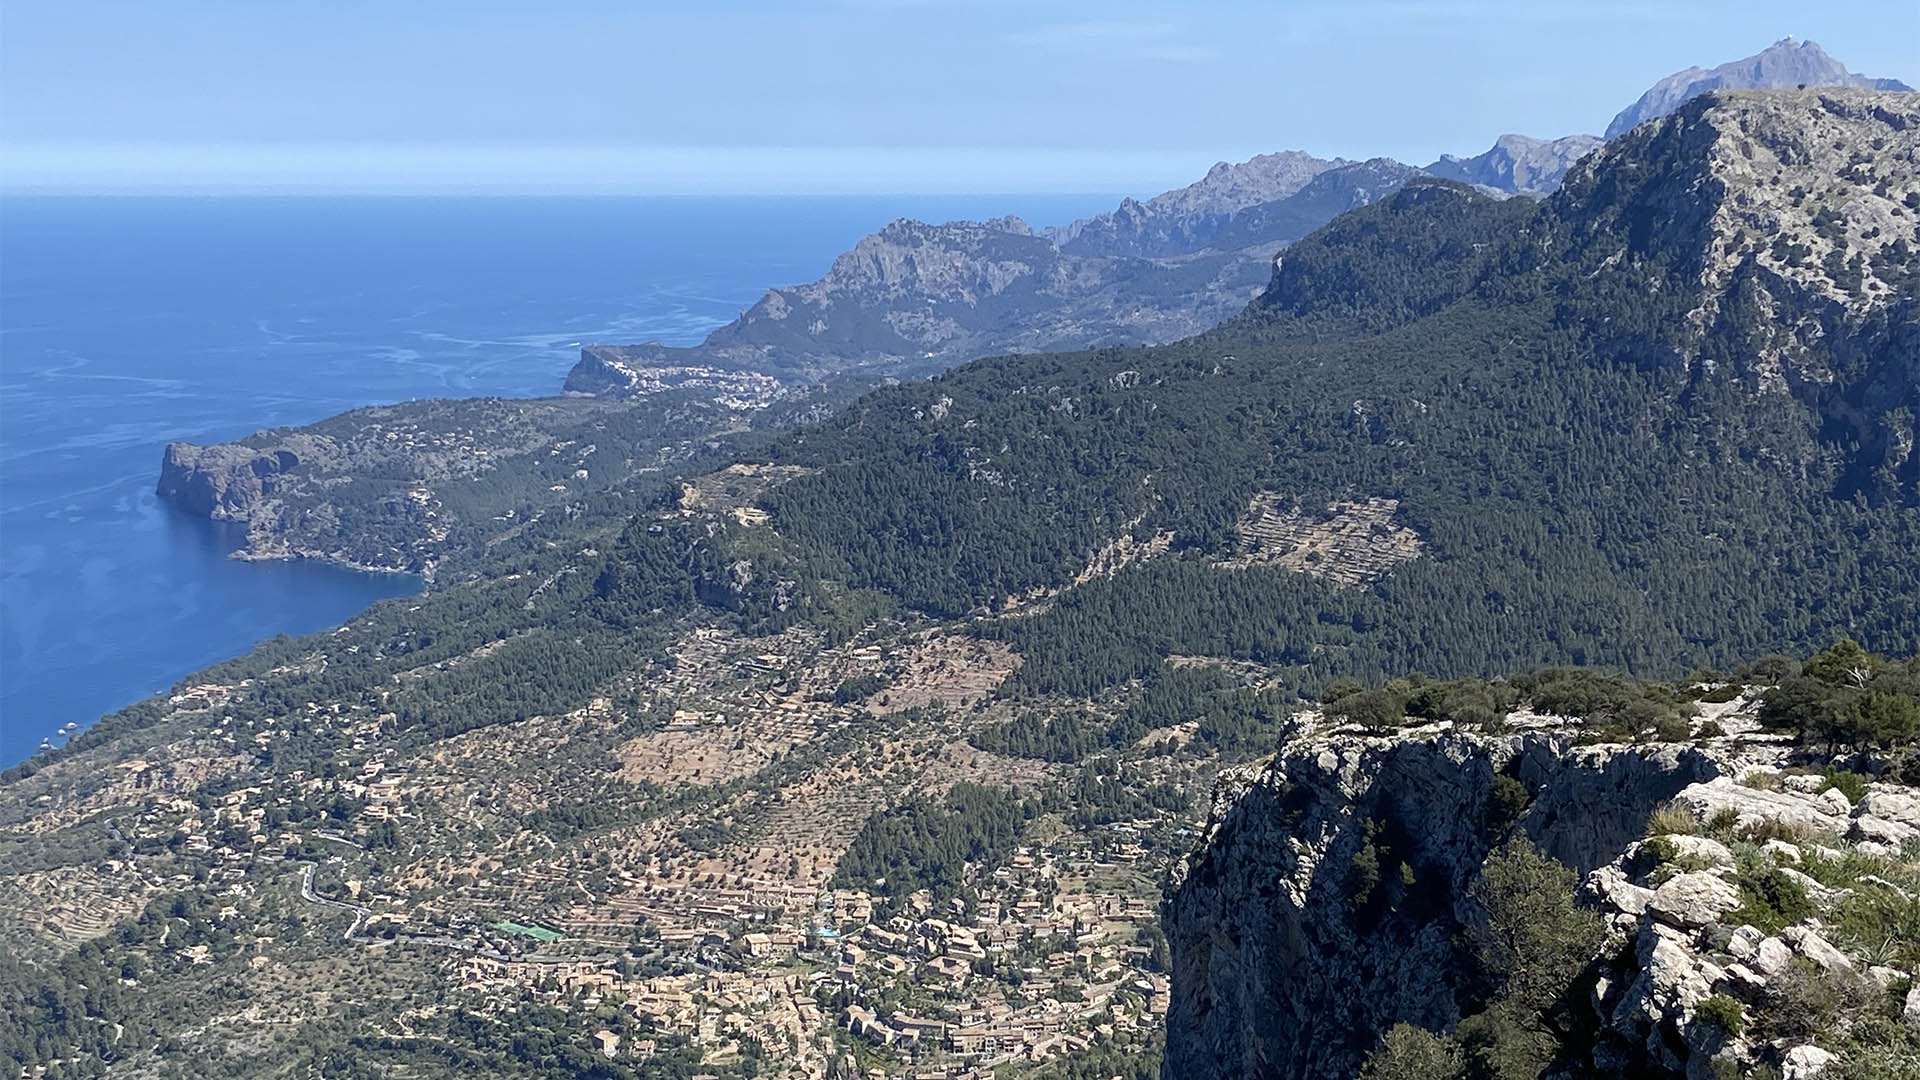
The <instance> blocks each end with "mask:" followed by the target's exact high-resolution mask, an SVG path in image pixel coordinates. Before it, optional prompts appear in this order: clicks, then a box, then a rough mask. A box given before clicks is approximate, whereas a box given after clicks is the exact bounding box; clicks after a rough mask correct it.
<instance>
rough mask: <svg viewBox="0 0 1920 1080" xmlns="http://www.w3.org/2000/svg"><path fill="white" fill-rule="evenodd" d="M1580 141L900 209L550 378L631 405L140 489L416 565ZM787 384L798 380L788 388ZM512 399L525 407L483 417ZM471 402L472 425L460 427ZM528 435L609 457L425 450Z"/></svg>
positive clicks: (321, 452)
mask: <svg viewBox="0 0 1920 1080" xmlns="http://www.w3.org/2000/svg"><path fill="white" fill-rule="evenodd" d="M1716 72H1719V73H1721V74H1720V75H1718V76H1716V77H1720V78H1728V79H1731V78H1734V75H1733V74H1731V73H1742V72H1743V73H1745V74H1744V75H1743V76H1741V78H1743V79H1744V80H1745V83H1749V84H1752V85H1755V86H1772V87H1776V88H1780V87H1788V88H1790V87H1792V86H1793V85H1795V84H1796V83H1797V82H1809V81H1811V82H1813V83H1814V84H1816V85H1823V84H1824V82H1823V80H1824V81H1831V82H1834V83H1835V84H1836V85H1848V84H1850V81H1852V82H1857V81H1858V80H1859V77H1857V76H1853V75H1850V74H1848V73H1847V72H1846V69H1845V67H1844V66H1843V65H1841V64H1839V63H1838V62H1837V61H1833V60H1831V59H1830V58H1828V57H1826V55H1825V54H1824V53H1823V52H1821V51H1820V49H1819V47H1818V46H1817V45H1814V44H1812V43H1811V42H1809V43H1806V44H1804V45H1802V44H1795V43H1793V42H1791V41H1783V42H1780V43H1778V44H1776V45H1774V46H1772V47H1771V48H1769V49H1768V50H1766V51H1765V52H1762V53H1761V54H1759V55H1757V56H1754V57H1749V58H1747V59H1745V60H1741V61H1736V62H1734V63H1732V64H1728V65H1724V66H1723V67H1722V68H1720V69H1716ZM1685 74H1686V73H1682V75H1685ZM1696 83H1699V84H1700V85H1699V86H1698V87H1695V89H1694V90H1693V91H1691V93H1698V92H1701V91H1703V90H1704V89H1705V88H1706V85H1705V83H1702V82H1701V79H1700V78H1695V77H1692V76H1689V77H1688V78H1686V79H1682V78H1681V76H1679V75H1676V76H1674V77H1673V78H1671V79H1668V80H1666V81H1664V82H1663V83H1662V84H1661V85H1660V87H1656V88H1655V89H1654V90H1652V91H1649V92H1648V95H1647V96H1645V97H1643V99H1642V102H1641V103H1640V104H1637V105H1636V106H1634V108H1633V109H1630V110H1628V112H1629V113H1631V112H1633V111H1634V110H1635V109H1637V110H1640V111H1642V112H1647V113H1648V115H1652V114H1653V113H1658V112H1661V111H1663V110H1671V109H1672V108H1673V107H1675V106H1677V105H1678V104H1679V103H1681V102H1682V101H1684V100H1686V99H1687V97H1688V96H1690V92H1689V91H1688V90H1687V88H1688V87H1694V86H1695V84H1696ZM1662 87H1665V88H1666V89H1662ZM1675 87H1678V89H1676V88H1675ZM1626 115H1628V113H1623V114H1622V116H1623V117H1624V116H1626ZM1618 123H1619V121H1616V126H1617V125H1618ZM1600 144H1601V141H1600V140H1598V139H1595V138H1593V137H1591V136H1584V135H1572V136H1566V137H1563V138H1560V139H1556V140H1552V141H1542V140H1537V139H1531V138H1528V137H1526V136H1520V135H1504V136H1501V137H1500V139H1499V140H1498V141H1497V142H1496V143H1495V145H1494V146H1493V147H1492V148H1491V149H1489V150H1488V151H1487V152H1485V153H1483V154H1480V155H1478V156H1476V157H1472V158H1466V159H1458V158H1452V157H1443V158H1441V159H1440V160H1438V161H1436V162H1434V163H1432V164H1430V165H1428V166H1427V167H1426V168H1425V169H1419V168H1415V167H1413V166H1409V165H1405V164H1402V163H1400V162H1397V161H1393V160H1391V159H1387V158H1376V159H1372V160H1369V161H1347V160H1344V159H1337V158H1336V159H1322V158H1316V157H1313V156H1311V155H1309V154H1305V153H1301V152H1299V151H1287V152H1282V153H1276V154H1266V155H1261V156H1258V157H1255V158H1253V159H1251V160H1248V161H1246V162H1242V163H1239V164H1228V163H1225V162H1222V163H1220V164H1217V165H1215V166H1214V167H1213V168H1212V169H1210V170H1209V171H1208V173H1207V175H1206V176H1205V177H1203V178H1201V179H1200V180H1199V181H1197V182H1195V183H1193V184H1191V185H1188V186H1187V187H1184V188H1180V189H1176V190H1174V191H1169V192H1166V193H1163V194H1161V195H1158V196H1155V197H1154V198H1152V199H1149V200H1147V201H1145V202H1136V201H1134V200H1131V199H1129V200H1126V201H1123V202H1122V203H1121V205H1120V206H1119V207H1118V208H1116V209H1115V210H1113V211H1110V212H1107V213H1104V214H1100V215H1096V216H1094V217H1091V218H1087V219H1084V220H1081V221H1076V222H1073V223H1070V224H1068V225H1064V226H1058V227H1052V228H1048V229H1043V230H1040V231H1038V232H1036V231H1035V230H1033V229H1031V228H1030V227H1029V226H1028V225H1027V224H1026V223H1024V222H1021V221H1019V220H1018V219H1015V218H1002V219H998V220H993V221H986V222H949V223H947V224H944V225H931V224H926V223H922V222H915V221H905V220H902V221H896V222H894V223H892V224H890V225H888V226H886V227H885V228H883V229H882V230H880V231H879V232H878V233H875V234H873V235H870V236H868V237H866V238H864V239H862V240H861V241H860V242H859V243H858V244H857V245H856V246H855V247H854V248H853V250H851V251H849V252H846V253H845V254H843V255H841V256H840V257H839V258H837V259H835V260H834V263H833V265H832V267H831V268H830V269H829V270H828V272H827V274H826V275H825V276H824V277H822V278H821V279H819V280H818V281H815V282H812V283H810V284H806V285H800V286H794V287H791V288H776V289H771V290H769V291H768V292H767V293H766V295H765V296H763V297H762V298H761V299H760V300H759V301H758V302H756V303H755V304H754V305H752V306H751V307H750V308H748V309H747V310H746V311H745V312H743V313H742V314H741V315H740V316H739V317H738V318H737V319H735V320H734V321H733V322H731V323H729V324H728V325H726V326H723V327H721V328H719V329H717V330H715V331H713V332H712V333H711V334H710V335H709V336H708V338H707V339H706V341H705V342H704V343H702V344H701V345H698V346H693V347H690V348H687V347H671V346H664V345H658V344H648V345H589V346H587V347H586V348H584V349H582V352H581V359H580V361H579V363H578V364H576V365H575V366H574V368H573V370H572V371H571V372H569V374H568V376H567V379H566V383H565V388H566V390H567V391H568V393H570V394H575V395H579V394H585V395H593V396H601V397H613V398H620V399H640V398H648V397H652V396H656V395H663V394H664V395H666V396H667V400H666V401H664V402H662V403H659V404H656V405H652V406H649V407H648V409H647V410H646V411H645V414H644V415H643V416H635V417H628V418H625V419H618V418H615V417H613V416H612V415H611V414H605V413H601V412H593V411H592V410H583V407H581V406H569V405H566V404H562V403H558V402H529V403H527V404H526V405H524V406H515V405H514V404H513V403H510V402H489V403H484V404H483V403H473V404H472V405H469V406H455V405H450V404H440V405H435V406H431V407H429V408H430V411H432V412H434V413H435V415H437V416H439V417H440V418H441V419H440V420H439V421H438V422H439V423H442V424H446V425H450V428H449V430H448V431H446V432H443V433H435V432H432V431H430V430H428V429H427V428H425V427H422V425H421V424H420V423H418V422H416V421H414V420H412V419H406V420H404V421H403V423H402V426H401V430H400V434H401V436H402V437H400V438H397V439H396V438H389V435H390V431H389V429H388V417H389V414H388V413H387V412H382V411H374V412H370V413H366V414H362V415H364V417H365V418H366V419H367V420H368V421H369V422H367V423H355V422H354V415H355V414H349V415H348V416H346V417H340V418H335V419H334V420H330V421H327V422H325V424H324V425H318V426H314V427H311V428H308V429H302V430H296V431H291V432H261V433H258V434H256V435H254V436H252V437H250V438H248V439H246V440H242V441H241V442H240V443H236V444H233V445H231V446H225V447H197V446H192V445H189V444H184V443H181V444H174V445H172V446H169V447H168V448H167V450H166V455H165V461H164V463H163V469H162V476H161V479H160V483H159V490H160V492H161V494H162V495H163V496H166V497H169V498H172V499H174V500H175V501H176V502H178V503H179V504H180V505H183V506H185V507H187V508H189V509H191V510H194V511H195V512H200V513H210V514H211V515H212V516H215V517H218V518H221V519H224V520H233V521H237V522H241V523H244V524H245V525H246V527H247V535H248V539H247V543H246V546H245V547H244V548H243V554H245V555H246V556H247V557H251V558H275V557H286V556H289V555H297V556H302V557H315V558H322V559H326V560H329V561H334V562H339V563H343V564H345V565H350V566H355V567H361V568H366V569H381V570H407V571H412V572H417V573H425V574H428V575H429V576H431V575H433V574H434V573H436V572H437V571H438V569H439V568H440V567H441V566H442V565H443V564H445V563H446V562H447V561H448V560H449V559H451V560H454V561H456V562H457V561H459V559H460V558H461V557H462V556H463V554H465V553H470V552H472V551H474V550H477V546H478V545H483V544H484V543H485V540H486V536H487V535H488V534H489V532H490V531H497V530H499V529H500V528H501V527H502V526H501V524H500V523H502V522H520V521H525V520H527V519H528V518H529V517H533V516H538V515H540V514H542V513H544V512H547V509H548V508H551V507H561V506H566V505H568V504H570V503H574V502H576V501H577V500H578V499H579V498H580V497H581V496H582V495H583V494H585V493H588V492H591V491H593V490H598V489H602V488H604V487H605V486H607V485H612V484H617V483H620V482H623V481H624V480H625V479H627V478H628V477H630V476H631V475H633V473H634V470H636V469H642V470H643V469H648V468H654V467H656V466H657V463H658V461H659V460H660V459H661V458H662V457H663V456H666V457H673V456H675V455H684V454H685V453H686V452H688V450H689V449H690V448H691V447H692V446H694V445H697V443H698V442H699V441H700V440H702V439H704V438H705V437H707V436H708V435H710V434H711V433H713V432H717V431H723V430H726V429H728V428H729V427H731V426H735V425H739V424H742V423H751V424H753V425H755V426H759V427H768V426H775V425H778V424H780V423H785V422H787V419H788V418H798V417H801V416H813V417H816V418H818V417H821V416H824V415H825V413H826V412H827V411H829V409H828V404H827V403H831V402H842V401H846V400H850V399H851V398H852V397H854V396H856V395H857V393H858V392H859V391H860V390H861V389H863V388H865V387H867V386H870V385H872V384H873V383H874V382H875V381H877V380H881V379H891V378H903V377H915V376H922V375H926V374H931V373H933V372H936V371H940V370H943V369H945V368H948V367H951V366H953V365H955V364H957V363H961V362H964V361H966V360H970V359H973V358H976V357H980V356H988V355H994V354H1000V353H1038V352H1046V351H1051V350H1060V349H1077V348H1089V347H1104V346H1121V345H1137V344H1154V343H1160V342H1169V341H1177V340H1180V339H1182V338H1186V337H1190V336H1192V335H1194V334H1198V333H1200V332H1202V331H1204V330H1207V329H1210V328H1212V327H1214V326H1216V325H1218V324H1219V323H1221V322H1222V321H1224V320H1226V319H1227V318H1229V317H1230V316H1232V315H1234V314H1236V313H1237V312H1239V311H1240V310H1241V309H1242V308H1243V307H1244V306H1245V305H1246V304H1247V303H1248V302H1249V301H1250V300H1252V299H1253V298H1254V297H1255V296H1257V295H1258V294H1259V293H1260V292H1261V290H1262V288H1263V287H1264V286H1265V285H1266V284H1267V283H1268V281H1269V278H1270V277H1271V272H1272V260H1273V257H1274V254H1275V253H1276V252H1277V251H1279V250H1281V249H1283V248H1284V247H1286V246H1287V245H1288V244H1291V243H1293V242H1295V241H1297V240H1299V239H1300V238H1301V237H1304V236H1306V235H1307V234H1309V233H1311V232H1312V231H1314V230H1315V229H1318V228H1320V227H1321V226H1322V225H1324V224H1326V223H1327V222H1328V221H1331V220H1332V219H1333V218H1335V217H1336V216H1338V215H1339V214H1342V213H1345V212H1347V211H1349V210H1352V209H1355V208H1357V207H1361V206H1365V205H1367V204H1369V203H1372V202H1374V201H1376V200H1378V199H1380V198H1382V197H1384V196H1385V195H1388V194H1390V193H1391V192H1393V191H1395V190H1397V189H1398V188H1399V187H1400V186H1401V185H1403V184H1405V183H1407V182H1408V181H1409V180H1411V179H1414V178H1416V177H1419V176H1423V175H1430V176H1439V177H1444V178H1446V179H1452V180H1458V181H1461V182H1463V183H1467V184H1471V185H1474V186H1476V187H1477V188H1478V189H1479V190H1481V191H1483V192H1486V193H1489V194H1492V195H1495V196H1512V195H1525V196H1529V197H1540V196H1544V195H1545V194H1547V193H1549V192H1551V191H1552V190H1554V189H1555V187H1556V186H1557V185H1558V184H1559V183H1560V180H1561V177H1562V176H1563V175H1564V174H1565V173H1566V171H1567V170H1568V169H1569V168H1570V167H1571V166H1572V165H1573V164H1574V163H1575V162H1576V161H1577V160H1579V159H1580V158H1581V157H1582V156H1584V155H1585V154H1587V153H1589V152H1591V151H1592V150H1593V149H1594V148H1595V147H1597V146H1599V145H1600ZM800 388H808V389H806V390H805V392H804V393H798V394H796V390H798V389H800ZM782 394H785V395H789V396H790V400H789V401H788V402H787V404H786V406H784V407H783V408H782V410H780V411H778V412H777V413H775V414H767V415H762V414H761V412H760V410H761V408H762V407H763V406H765V405H767V404H768V403H769V402H771V401H773V400H775V398H776V397H778V396H779V395H782ZM406 408H408V409H416V410H417V409H419V408H420V406H408V407H406ZM516 409H521V410H522V411H523V413H524V415H519V416H513V417H508V416H505V415H502V414H503V411H505V412H512V411H514V410H516ZM583 411H587V412H593V418H592V419H591V420H590V421H588V422H587V423H586V424H585V425H584V426H583V425H582V424H581V423H579V422H576V420H575V419H574V418H575V416H576V414H579V413H581V412H583ZM468 412H472V413H475V414H476V416H478V415H479V414H481V413H484V414H485V415H486V417H487V418H486V419H485V420H484V421H483V422H470V418H467V417H465V416H464V415H463V414H464V413H468ZM662 416H671V417H673V418H674V419H672V420H671V421H668V422H662V419H661V417H662ZM749 417H757V419H752V420H748V419H747V418H749ZM429 426H430V425H429ZM322 427H324V430H322ZM529 431H535V432H540V433H542V434H543V435H544V436H546V437H548V438H549V439H550V440H552V441H567V440H569V439H571V438H573V437H574V436H576V435H578V436H580V437H581V438H582V440H583V442H584V443H585V444H590V445H594V446H597V447H600V448H601V451H602V453H601V456H600V461H601V462H604V463H607V465H610V466H613V467H611V468H596V469H593V470H588V471H587V472H588V475H587V476H586V477H584V478H578V477H572V476H570V475H568V476H563V475H554V476H549V477H545V479H544V481H543V482H541V483H526V484H515V485H506V484H499V483H491V482H486V481H478V480H476V479H475V478H474V476H473V475H472V471H471V470H466V471H460V470H456V471H455V473H454V474H451V475H450V474H448V473H447V471H446V470H445V469H443V468H442V467H441V465H440V464H439V462H440V458H441V457H443V456H444V455H440V454H437V453H436V452H432V451H430V450H428V449H427V448H429V447H431V446H433V445H435V444H436V442H447V441H449V440H450V441H452V442H458V443H461V444H463V445H470V446H471V447H473V448H475V449H477V450H482V451H484V452H485V453H486V455H487V456H488V457H489V459H491V460H498V461H503V462H505V461H514V462H517V463H518V465H517V466H515V467H516V468H518V467H521V466H532V465H533V464H534V462H535V459H533V458H529V457H526V456H524V454H525V447H526V446H531V445H533V443H530V442H527V441H526V440H525V439H524V438H523V437H522V435H523V434H524V433H526V432H529ZM416 447H418V448H421V450H422V453H421V454H419V455H415V454H414V453H413V452H412V448H416ZM416 456H417V457H418V460H415V457H416ZM353 463H359V464H353ZM508 492H511V493H512V494H511V496H510V497H509V496H508V494H507V493H508ZM229 493H231V494H229ZM349 495H351V497H352V498H351V500H349V499H348V498H347V496H349Z"/></svg>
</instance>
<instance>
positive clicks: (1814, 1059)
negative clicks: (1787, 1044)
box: [1780, 1046, 1834, 1080]
mask: <svg viewBox="0 0 1920 1080" xmlns="http://www.w3.org/2000/svg"><path fill="white" fill-rule="evenodd" d="M1833 1061H1834V1057H1833V1055H1832V1054H1830V1053H1828V1052H1827V1051H1825V1050H1822V1049H1820V1048H1819V1047H1817V1046H1796V1047H1794V1048H1793V1049H1791V1050H1789V1051H1787V1053H1786V1056H1785V1057H1784V1058H1782V1059H1781V1060H1780V1076H1781V1080H1813V1078H1814V1077H1816V1076H1819V1075H1820V1074H1821V1073H1823V1072H1825V1071H1826V1069H1827V1066H1829V1065H1831V1064H1833Z"/></svg>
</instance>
